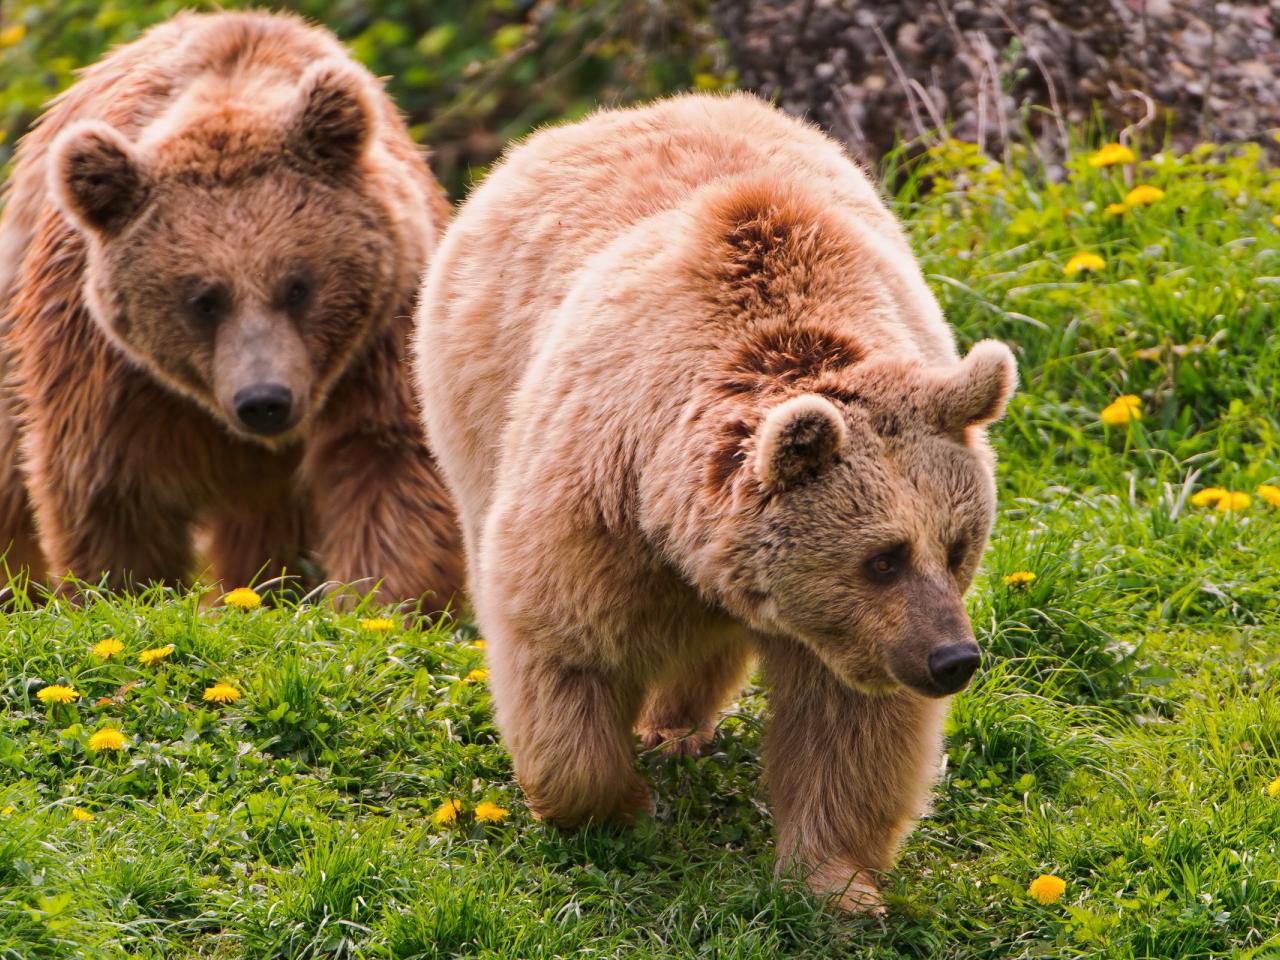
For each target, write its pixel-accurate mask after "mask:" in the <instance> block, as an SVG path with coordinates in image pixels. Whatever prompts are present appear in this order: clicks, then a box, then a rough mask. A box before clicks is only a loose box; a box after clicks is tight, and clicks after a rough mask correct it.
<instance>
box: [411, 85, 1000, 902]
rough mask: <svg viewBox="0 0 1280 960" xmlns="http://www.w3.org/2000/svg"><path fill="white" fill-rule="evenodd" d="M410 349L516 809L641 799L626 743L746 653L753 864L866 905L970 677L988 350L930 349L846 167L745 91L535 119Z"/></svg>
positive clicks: (486, 198) (578, 815) (715, 697)
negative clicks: (754, 684)
mask: <svg viewBox="0 0 1280 960" xmlns="http://www.w3.org/2000/svg"><path fill="white" fill-rule="evenodd" d="M417 364H418V376H419V382H420V384H421V388H422V390H423V392H424V395H425V402H424V404H423V409H424V410H425V416H426V422H427V428H428V436H429V438H430V440H431V442H432V444H433V448H434V449H435V450H436V452H437V455H438V456H439V458H440V465H441V468H442V470H443V472H444V475H445V478H446V480H447V481H448V482H449V484H450V486H451V488H452V490H453V492H454V493H455V495H456V499H457V502H458V504H459V507H460V514H461V520H462V524H463V535H464V539H465V543H466V547H467V548H468V557H469V559H468V564H469V567H470V577H471V580H470V582H471V583H472V584H473V588H474V589H473V594H474V599H475V604H476V614H477V617H478V620H479V623H480V626H481V628H482V629H483V631H484V633H485V636H486V637H487V638H488V642H489V656H490V667H491V676H492V686H493V694H494V699H495V704H496V710H497V721H498V725H499V727H500V728H501V731H502V734H503V737H504V738H505V740H506V743H507V745H508V746H509V747H510V749H511V752H512V755H513V757H514V760H515V768H516V774H517V776H518V778H519V780H520V782H521V784H522V785H523V787H524V789H525V791H526V792H527V794H528V798H529V802H530V805H531V807H532V809H533V810H534V811H535V812H536V813H538V814H540V815H541V816H543V817H546V818H547V819H549V820H552V821H554V822H556V823H558V824H564V825H573V824H579V823H582V822H585V821H596V822H600V821H622V822H626V821H628V820H630V819H631V818H632V817H633V816H634V815H635V814H637V813H639V812H641V811H644V810H645V809H646V808H647V807H648V805H649V798H648V790H647V788H646V786H645V784H644V782H643V781H642V780H641V778H640V777H639V776H638V774H637V773H636V771H635V768H634V758H633V740H632V731H633V729H635V728H637V727H638V729H639V731H640V736H641V739H642V742H643V743H644V745H645V746H647V747H653V746H656V745H658V744H662V743H666V744H667V745H668V747H669V749H673V750H677V751H692V750H696V749H697V748H698V747H700V746H701V745H702V744H703V743H704V742H705V741H706V740H707V739H708V738H709V737H710V736H711V735H712V731H713V728H714V725H715V723H716V717H717V712H718V710H719V709H720V708H721V707H722V706H723V705H724V704H725V702H726V701H728V700H729V699H730V698H732V697H733V696H734V694H735V692H736V691H737V690H738V687H739V684H740V682H741V681H742V680H743V677H744V675H745V674H746V672H747V670H748V667H749V665H750V662H751V659H752V655H753V654H755V653H758V654H759V655H760V657H761V659H762V661H763V667H764V674H765V677H766V680H767V682H768V685H769V687H770V690H769V699H770V707H771V714H772V716H771V719H770V724H769V733H768V742H767V756H766V771H767V772H766V777H767V786H768V789H769V794H770V798H771V802H772V808H773V811H774V815H775V818H776V820H777V827H778V850H779V854H780V863H779V866H780V868H781V869H783V870H790V869H796V870H798V871H800V872H803V873H804V874H805V875H806V876H807V878H808V881H809V883H810V885H811V886H812V887H813V889H814V890H815V891H817V892H818V893H819V894H823V895H826V894H832V895H835V896H836V897H837V898H838V901H839V903H840V904H842V905H843V906H845V907H846V908H850V909H860V908H867V907H874V906H875V905H876V904H877V903H878V899H879V897H878V892H877V887H876V882H877V876H878V874H879V873H880V872H881V871H883V870H885V869H886V868H888V867H889V866H890V864H891V862H892V860H893V857H894V855H895V851H896V849H897V847H898V845H899V842H900V841H901V839H902V838H903V836H904V835H905V834H906V832H907V831H908V830H909V828H910V826H911V824H912V821H913V820H914V819H915V818H916V817H918V816H919V815H920V814H921V813H922V811H923V810H924V809H925V808H926V806H927V802H928V793H929V788H930V784H931V782H932V780H933V779H934V777H935V775H936V772H937V770H938V767H939V760H940V751H941V732H940V731H941V723H942V718H943V714H944V712H945V710H946V697H947V696H948V695H950V694H953V693H955V692H956V691H958V690H960V689H961V688H962V687H964V686H965V684H966V683H967V682H968V680H969V678H970V676H971V675H972V674H973V672H974V670H975V668H976V667H977V665H978V658H979V654H978V647H977V645H976V644H975V642H974V638H973V632H972V629H971V628H970V625H969V620H968V618H967V616H966V614H965V608H964V602H963V599H962V597H963V594H964V591H965V589H966V588H967V587H968V585H969V583H970V581H971V580H972V578H973V575H974V571H975V569H976V568H977V566H978V562H979V559H980V557H981V556H982V552H983V549H984V547H985V545H986V541H987V535H988V531H989V530H990V527H991V523H992V517H993V510H994V503H995V496H994V485H993V480H992V457H991V454H990V452H989V449H988V447H987V445H986V441H985V438H984V433H983V427H984V425H985V424H987V423H989V422H990V421H992V420H993V419H995V418H996V417H998V416H1000V414H1001V413H1002V411H1003V408H1004V405H1005V402H1006V400H1007V398H1008V397H1009V395H1010V393H1011V392H1012V390H1013V387H1014V379H1015V366H1014V361H1013V357H1012V356H1011V354H1010V352H1009V350H1008V349H1007V348H1006V347H1005V346H1003V345H1001V344H998V343H994V342H984V343H980V344H978V345H977V346H975V347H974V348H973V350H972V351H971V352H970V353H969V354H968V356H967V357H965V358H964V359H963V360H961V359H959V357H958V356H957V353H956V348H955V344H954V341H953V338H952V334H951V330H950V329H949V328H948V326H947V324H946V322H945V321H944V320H943V317H942V315H941V312H940V311H939V308H938V305H937V303H936V302H935V300H934V298H933V297H932V295H931V294H930V292H929V290H928V289H927V288H926V286H925V284H924V281H923V279H922V277H921V274H920V271H919V269H918V267H917V265H916V262H915V260H914V258H913V257H912V254H911V251H910V249H909V247H908V245H907V242H906V240H905V238H904V236H903V233H902V231H901V230H900V228H899V226H898V224H897V223H896V222H895V220H894V218H893V216H892V215H891V214H890V213H889V211H888V210H887V209H886V208H885V205H884V204H883V203H882V202H881V200H880V198H879V197H878V195H877V193H876V190H875V188H874V187H873V186H872V184H871V183H870V182H869V181H868V179H867V177H866V176H865V175H863V173H862V172H861V171H860V170H859V169H858V168H857V167H856V166H855V165H854V164H853V163H852V162H850V160H849V158H848V157H847V156H846V155H845V154H844V153H843V152H842V151H841V150H840V149H839V148H838V147H837V146H836V145H835V144H834V143H833V142H832V141H830V140H828V139H827V138H826V137H824V136H823V135H822V134H820V133H818V132H817V131H816V130H814V129H813V128H811V127H808V126H806V125H804V124H802V123H800V122H798V121H796V120H794V119H791V118H788V117H787V116H785V115H784V114H782V113H780V112H778V111H776V110H774V109H772V108H770V107H768V106H766V105H765V104H763V103H762V102H760V101H759V100H756V99H754V98H752V97H749V96H732V97H710V96H687V97H680V98H677V99H673V100H668V101H665V102H661V103H658V104H656V105H653V106H649V107H644V108H641V109H633V110H621V111H606V112H601V113H597V114H595V115H593V116H591V117H589V118H588V119H586V120H584V121H582V122H580V123H576V124H573V125H570V126H564V127H558V128H553V129H550V130H547V131H544V132H542V133H539V134H538V135H536V136H534V137H532V138H531V139H529V140H528V141H527V142H526V143H524V144H522V145H520V146H518V147H516V148H514V149H513V150H512V151H511V152H510V154H509V155H508V156H507V158H506V159H505V160H504V161H503V162H502V164H501V165H500V166H498V167H497V168H496V169H495V170H494V171H493V172H492V174H490V176H489V177H488V179H487V180H486V181H485V182H484V184H483V185H482V186H481V187H480V188H479V189H478V190H476V192H475V193H474V194H473V195H472V197H471V198H470V199H469V200H468V201H467V203H466V204H465V205H464V206H463V208H462V210H461V212H460V213H459V215H458V216H457V218H456V219H455V221H454V223H453V225H452V226H451V227H450V229H449V230H448V231H447V233H446V236H445V239H444V241H443V242H442V245H441V248H440V251H439V252H438V254H437V255H436V258H435V260H434V261H433V262H432V266H431V269H430V272H429V274H428V277H427V280H426V282H425V285H424V289H423V296H422V300H421V305H420V307H419V314H418V339H417Z"/></svg>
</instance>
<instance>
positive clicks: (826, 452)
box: [755, 393, 849, 490]
mask: <svg viewBox="0 0 1280 960" xmlns="http://www.w3.org/2000/svg"><path fill="white" fill-rule="evenodd" d="M848 442H849V428H848V427H847V426H845V422H844V416H843V415H842V414H841V413H840V411H839V410H838V409H837V408H836V405H835V404H834V403H832V402H831V401H830V400H828V399H827V398H826V397H823V396H819V395H818V394H816V393H802V394H801V395H800V396H798V397H792V398H791V399H790V400H784V401H783V402H782V403H780V404H778V405H777V406H776V407H774V408H773V409H772V410H770V411H769V412H768V413H767V414H766V415H765V418H764V422H763V423H761V424H760V427H759V429H758V431H757V434H756V463H755V467H756V476H757V477H759V479H760V482H761V484H763V485H764V486H765V487H766V488H768V489H770V490H785V489H786V488H787V487H791V486H795V485H796V484H798V483H800V482H802V481H803V480H805V479H806V478H808V477H811V476H813V475H814V474H816V473H817V472H818V471H819V470H821V469H822V468H823V467H825V466H827V465H828V464H829V463H831V462H832V461H833V460H834V459H835V458H836V455H837V454H838V453H840V452H841V451H842V450H843V449H844V448H845V447H846V446H847V445H848Z"/></svg>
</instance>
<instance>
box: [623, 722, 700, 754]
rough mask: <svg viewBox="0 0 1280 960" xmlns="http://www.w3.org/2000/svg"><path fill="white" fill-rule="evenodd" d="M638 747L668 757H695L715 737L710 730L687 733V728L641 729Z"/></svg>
mask: <svg viewBox="0 0 1280 960" xmlns="http://www.w3.org/2000/svg"><path fill="white" fill-rule="evenodd" d="M639 733H640V745H641V746H642V747H643V748H644V749H645V751H649V750H658V749H661V751H662V752H663V753H664V754H665V755H666V756H668V757H696V756H699V755H700V754H701V753H702V751H703V750H705V749H706V746H707V744H709V743H710V742H711V740H712V737H713V736H714V735H715V734H714V731H711V730H694V731H692V732H690V731H689V728H688V727H684V728H680V729H677V728H675V727H641V728H640V731H639Z"/></svg>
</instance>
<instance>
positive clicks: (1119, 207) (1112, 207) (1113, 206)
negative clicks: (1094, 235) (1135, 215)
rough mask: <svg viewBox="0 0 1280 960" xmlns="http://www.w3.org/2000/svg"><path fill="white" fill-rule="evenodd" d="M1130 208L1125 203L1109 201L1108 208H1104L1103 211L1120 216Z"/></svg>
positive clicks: (1111, 215) (1108, 214) (1109, 214)
mask: <svg viewBox="0 0 1280 960" xmlns="http://www.w3.org/2000/svg"><path fill="white" fill-rule="evenodd" d="M1128 209H1129V208H1128V207H1127V206H1125V205H1124V204H1123V203H1108V204H1107V206H1106V209H1104V210H1103V211H1102V212H1103V213H1104V214H1106V215H1107V216H1108V217H1119V216H1123V215H1124V212H1125V211H1126V210H1128Z"/></svg>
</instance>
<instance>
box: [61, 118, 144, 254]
mask: <svg viewBox="0 0 1280 960" xmlns="http://www.w3.org/2000/svg"><path fill="white" fill-rule="evenodd" d="M49 192H50V194H51V195H52V196H53V198H54V201H55V202H56V203H57V204H58V206H59V207H60V208H61V209H62V212H63V213H64V214H66V216H68V217H69V218H70V219H71V220H72V221H73V222H74V223H76V224H78V225H79V226H80V227H81V228H83V229H86V230H91V231H93V232H95V233H99V234H103V235H111V234H115V233H119V232H120V231H121V230H123V229H124V228H125V227H127V226H128V225H129V224H130V223H131V222H132V221H133V219H134V218H135V217H136V216H137V215H138V213H139V212H141V210H142V208H143V206H144V205H145V204H146V202H147V197H148V195H149V194H150V192H151V184H150V178H149V177H148V175H147V169H146V164H145V162H144V161H143V159H142V157H141V155H140V154H139V153H138V150H137V148H136V147H134V145H133V144H131V143H130V142H129V141H128V140H126V139H125V137H124V134H122V133H121V132H120V131H119V130H117V129H116V128H115V127H112V126H108V125H107V124H105V123H102V122H100V121H96V120H86V121H82V122H80V123H74V124H72V125H71V126H69V127H67V129H66V130H64V131H62V133H60V134H58V137H57V139H55V140H54V141H53V145H52V146H51V147H50V148H49Z"/></svg>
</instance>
